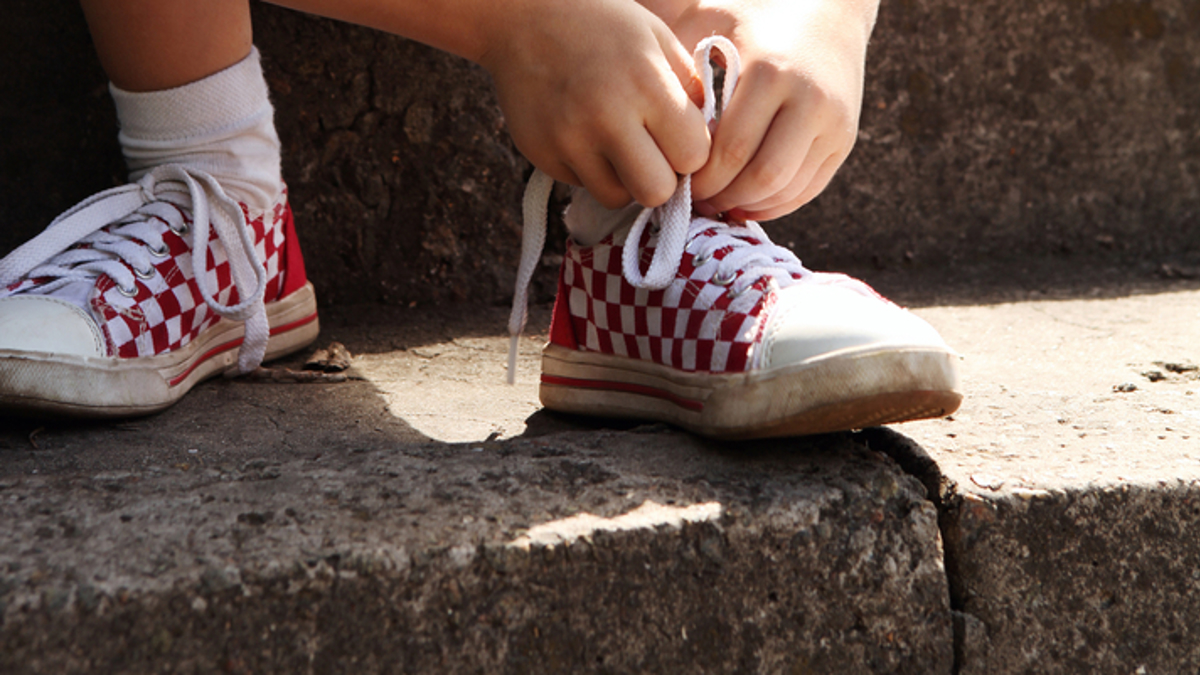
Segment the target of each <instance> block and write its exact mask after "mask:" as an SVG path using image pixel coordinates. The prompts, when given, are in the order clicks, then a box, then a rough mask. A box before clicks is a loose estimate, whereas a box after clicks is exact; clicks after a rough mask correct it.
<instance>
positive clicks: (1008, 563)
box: [944, 483, 1200, 673]
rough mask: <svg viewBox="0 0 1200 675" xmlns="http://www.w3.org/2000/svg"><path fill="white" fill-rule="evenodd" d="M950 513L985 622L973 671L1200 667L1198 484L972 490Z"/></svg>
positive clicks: (966, 589)
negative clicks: (1004, 492) (1003, 493)
mask: <svg viewBox="0 0 1200 675" xmlns="http://www.w3.org/2000/svg"><path fill="white" fill-rule="evenodd" d="M947 520H948V527H947V528H945V529H944V531H945V533H946V546H947V549H948V550H947V559H948V560H949V561H953V562H952V564H951V569H952V573H953V576H954V578H955V580H956V583H954V584H953V585H952V586H953V593H954V595H955V596H956V597H955V605H956V607H958V608H960V609H961V610H962V611H963V612H965V613H966V614H967V615H968V616H969V617H973V618H974V619H975V620H977V621H978V622H979V623H974V624H971V623H967V622H964V624H963V629H964V630H963V631H962V632H960V637H961V638H962V640H961V641H962V643H963V649H962V653H964V654H968V655H970V658H968V659H967V660H966V661H965V662H964V663H962V666H963V667H964V670H963V671H962V672H970V673H1131V672H1147V673H1184V672H1189V673H1190V672H1196V670H1197V669H1200V631H1198V629H1197V622H1196V617H1198V616H1200V576H1198V575H1197V571H1196V570H1197V569H1200V548H1198V547H1197V544H1196V537H1195V532H1196V531H1197V528H1200V490H1197V487H1196V485H1194V484H1190V483H1189V484H1182V483H1176V484H1166V485H1160V486H1121V487H1113V488H1108V489H1101V488H1096V489H1090V490H1086V491H1070V492H1062V491H1053V492H1038V493H1036V494H1025V495H1019V496H1009V497H1004V498H1001V497H996V498H990V497H981V496H978V495H963V496H961V497H959V498H957V499H955V500H954V502H953V505H952V507H951V509H950V511H949V516H948V519H947ZM980 624H981V625H980ZM967 666H969V669H968V668H967Z"/></svg>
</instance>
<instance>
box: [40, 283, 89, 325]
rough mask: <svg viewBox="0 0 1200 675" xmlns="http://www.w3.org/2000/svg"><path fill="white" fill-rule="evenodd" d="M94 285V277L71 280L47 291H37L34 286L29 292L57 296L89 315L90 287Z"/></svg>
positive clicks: (50, 296)
mask: <svg viewBox="0 0 1200 675" xmlns="http://www.w3.org/2000/svg"><path fill="white" fill-rule="evenodd" d="M95 286H96V281H95V280H94V279H91V280H83V279H81V280H79V281H72V282H71V283H69V284H64V285H63V286H60V287H59V288H56V289H54V290H53V291H51V292H49V293H38V292H37V289H36V288H35V289H33V290H32V292H31V294H36V295H44V296H46V297H48V298H57V299H59V300H62V301H63V302H69V303H71V304H72V305H75V306H76V307H78V308H80V309H82V310H83V311H84V313H86V314H87V315H88V316H91V314H92V310H91V303H90V300H91V299H92V289H93V288H95Z"/></svg>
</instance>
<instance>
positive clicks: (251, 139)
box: [109, 50, 283, 213]
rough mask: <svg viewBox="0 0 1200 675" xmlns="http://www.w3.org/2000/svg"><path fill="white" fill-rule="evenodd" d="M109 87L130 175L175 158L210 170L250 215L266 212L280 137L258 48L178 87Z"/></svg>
mask: <svg viewBox="0 0 1200 675" xmlns="http://www.w3.org/2000/svg"><path fill="white" fill-rule="evenodd" d="M109 88H110V91H111V92H112V97H113V100H114V102H115V103H116V108H117V117H118V119H119V120H120V125H121V131H120V134H119V135H118V139H119V140H120V143H121V149H122V151H123V152H124V155H125V160H126V163H127V165H128V166H129V170H130V180H131V181H134V180H138V179H139V178H141V177H142V176H144V175H145V174H146V173H147V172H148V171H150V170H151V169H153V168H154V167H156V166H161V165H163V164H181V165H184V166H188V167H191V168H195V169H199V170H201V171H204V172H206V173H209V174H211V175H212V176H213V177H214V178H216V179H217V180H218V181H219V182H220V183H221V185H222V186H223V187H224V188H225V190H226V191H228V193H229V194H230V195H231V196H232V197H234V198H235V199H237V200H238V201H240V202H242V203H244V204H245V205H246V206H247V207H248V208H249V210H250V211H251V212H252V213H261V212H263V211H266V210H267V209H269V208H270V207H271V206H272V204H273V203H275V202H276V201H277V199H278V198H279V196H280V193H281V191H282V188H283V182H282V179H281V177H280V157H279V151H280V146H279V136H278V134H277V133H276V131H275V124H274V108H273V107H272V106H271V102H270V99H269V96H268V90H267V84H266V80H265V79H264V78H263V74H262V66H261V63H260V60H259V55H258V51H257V50H253V51H251V53H250V55H249V56H248V57H246V58H245V59H243V60H242V61H240V62H239V63H237V64H234V65H233V66H230V67H229V68H226V69H225V70H222V71H220V72H218V73H214V74H213V75H210V76H208V77H206V78H204V79H202V80H198V81H196V82H192V83H190V84H186V85H184V86H182V87H176V88H174V89H166V90H162V91H154V92H128V91H124V90H121V89H120V88H118V87H116V86H114V85H110V86H109Z"/></svg>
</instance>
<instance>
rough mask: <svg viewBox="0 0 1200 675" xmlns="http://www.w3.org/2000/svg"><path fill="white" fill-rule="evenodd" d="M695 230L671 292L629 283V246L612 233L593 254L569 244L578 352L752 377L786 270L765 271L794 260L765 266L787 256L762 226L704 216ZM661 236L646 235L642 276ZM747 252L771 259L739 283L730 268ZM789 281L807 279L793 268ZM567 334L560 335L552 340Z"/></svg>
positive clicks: (566, 280)
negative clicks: (625, 256)
mask: <svg viewBox="0 0 1200 675" xmlns="http://www.w3.org/2000/svg"><path fill="white" fill-rule="evenodd" d="M690 230H691V231H690V233H689V244H688V246H687V248H686V249H685V251H684V254H683V258H682V260H681V261H680V264H679V268H678V271H677V272H676V274H675V279H674V281H672V282H671V283H670V285H668V286H667V287H666V288H664V289H662V290H649V289H646V288H639V287H636V286H634V285H632V284H630V283H629V281H628V280H627V279H626V278H625V276H624V274H623V273H622V264H621V254H622V249H623V245H622V243H618V240H617V238H616V237H614V236H613V235H610V236H609V237H607V238H606V239H604V240H603V241H601V242H600V243H598V244H596V245H594V246H590V247H582V246H579V245H577V244H575V243H574V242H568V245H567V253H566V256H565V258H564V261H563V266H562V271H561V274H560V278H559V302H563V301H564V300H565V302H566V303H567V306H568V309H569V312H568V313H567V314H568V315H569V317H570V318H569V321H570V324H571V325H570V332H571V333H572V334H573V335H574V336H575V339H576V342H577V345H573V346H576V347H577V348H579V349H586V350H589V351H595V352H600V353H604V354H612V355H616V356H625V357H629V358H635V359H641V360H644V361H652V362H655V363H660V364H663V365H667V366H671V367H673V368H677V369H680V370H683V371H688V372H697V371H699V372H712V373H730V372H742V371H745V370H748V369H749V368H750V367H751V363H752V360H753V352H754V349H755V346H756V345H757V344H758V342H759V341H760V340H761V338H762V332H763V328H764V324H765V321H766V318H767V316H768V315H769V314H770V310H771V307H772V305H773V303H774V298H775V294H774V292H773V290H774V289H776V288H777V287H778V277H779V276H781V275H780V272H781V270H779V269H775V270H773V274H765V273H763V272H762V271H761V268H762V267H763V265H764V262H765V264H766V265H768V266H769V265H770V264H771V263H772V262H779V263H783V262H785V261H783V260H773V259H771V258H768V259H767V260H765V261H764V260H763V257H762V256H763V255H775V254H778V252H779V251H780V249H778V248H777V247H775V246H774V245H773V244H771V243H770V242H769V241H766V240H765V237H762V236H761V230H758V229H757V228H754V229H750V228H748V227H746V226H744V225H740V224H727V223H721V222H718V221H713V220H707V219H701V218H697V219H695V220H694V221H693V222H692V226H691V228H690ZM755 230H757V231H755ZM656 239H657V238H656V236H655V235H652V234H651V233H650V232H649V231H646V232H644V233H643V235H642V242H641V246H640V249H641V250H640V251H639V258H640V260H641V265H642V268H643V269H645V268H646V267H647V266H648V265H649V263H650V260H651V258H652V257H653V255H654V250H655V247H656V244H657V240H656ZM626 245H627V243H626ZM747 247H755V248H756V249H762V250H763V253H762V254H759V255H758V257H757V258H756V259H755V260H754V262H753V264H750V263H748V264H747V265H746V266H744V268H743V269H738V270H737V271H736V274H735V275H733V276H730V274H729V271H728V270H722V269H721V268H722V267H723V265H722V263H723V262H726V258H727V257H728V256H730V255H731V254H733V253H734V252H735V251H739V250H743V253H742V254H741V257H742V258H745V257H746V256H745V252H744V249H746V248H747ZM791 260H794V257H793V258H791ZM786 262H790V261H786ZM796 262H797V264H798V261H796ZM726 267H727V266H726ZM755 268H758V271H755ZM747 276H748V278H743V277H747ZM784 278H785V279H799V278H801V273H800V272H796V271H791V270H788V271H787V272H786V276H784ZM559 315H560V314H559V313H558V312H556V317H558V316H559ZM561 334H562V332H561V330H552V331H551V335H552V336H554V335H561Z"/></svg>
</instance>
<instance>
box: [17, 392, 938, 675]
mask: <svg viewBox="0 0 1200 675" xmlns="http://www.w3.org/2000/svg"><path fill="white" fill-rule="evenodd" d="M189 403H190V399H189ZM193 405H206V404H205V403H204V402H203V401H197V402H196V403H195V404H193ZM236 410H237V409H236V408H235V412H236ZM248 414H249V415H251V416H253V415H256V414H258V415H261V414H263V413H262V411H261V410H258V409H251V410H250V412H249V413H248ZM238 421H240V420H237V419H230V418H229V417H226V423H235V424H236V423H237V422H238ZM290 424H292V425H298V426H299V427H303V426H304V425H306V424H308V425H317V424H319V420H313V419H311V418H308V419H307V421H306V420H302V419H293V420H291V422H290ZM139 436H142V434H139V433H138V432H136V431H134V432H129V436H128V438H127V443H128V447H129V449H130V450H131V451H132V452H133V453H135V454H141V453H145V454H146V455H147V456H159V457H161V456H162V455H163V454H164V451H163V450H161V449H157V448H155V447H153V446H151V447H139V440H138V439H139ZM363 440H364V439H360V441H363ZM205 447H206V449H205V450H204V451H203V452H202V453H199V454H198V455H191V456H190V459H183V458H188V457H189V455H188V454H187V453H186V452H185V451H178V450H177V451H176V452H177V454H178V456H179V457H180V458H181V461H180V462H178V463H176V464H174V465H168V466H162V465H150V466H147V465H145V464H140V465H137V464H135V465H133V466H129V467H128V469H127V470H124V471H99V472H98V471H56V472H54V473H53V474H52V475H49V476H42V475H30V474H28V473H25V474H10V475H9V476H8V477H6V478H4V479H3V480H2V482H0V513H2V517H3V522H5V523H6V524H7V525H6V526H5V527H4V528H0V616H2V617H3V624H2V625H0V670H2V671H4V672H21V673H77V672H124V673H157V672H173V673H186V672H215V671H222V670H223V671H225V672H239V673H241V672H246V673H249V672H254V673H266V672H281V673H283V672H286V673H306V672H308V673H343V672H344V673H377V672H512V673H531V672H597V673H603V672H664V673H667V672H735V671H736V672H844V673H872V672H877V673H950V672H951V670H952V667H953V639H952V627H951V625H952V616H951V613H950V609H949V594H948V591H947V587H946V579H945V575H944V573H943V570H942V565H941V561H942V552H941V547H940V539H939V537H938V530H937V522H936V519H937V515H936V511H935V509H934V508H933V506H932V505H931V504H930V503H929V502H928V501H926V500H925V499H924V496H923V490H922V488H921V486H920V484H919V483H917V482H916V481H915V480H914V479H913V478H911V477H909V476H907V475H905V474H904V473H902V472H901V471H900V470H899V469H898V467H897V466H896V465H895V464H894V463H893V462H892V461H891V460H889V459H888V458H887V457H885V456H884V455H882V454H879V453H877V452H873V451H871V450H868V449H867V448H866V447H865V446H864V445H863V443H862V442H861V441H860V440H858V439H856V437H855V436H854V435H851V434H843V435H837V436H829V437H822V438H817V439H810V440H793V441H782V442H776V443H772V444H765V443H760V444H753V445H743V446H740V447H733V446H728V445H716V444H709V443H704V442H700V441H697V440H695V439H694V438H691V437H689V436H687V435H685V434H680V433H675V432H669V431H666V430H664V429H662V428H659V427H648V428H643V429H639V430H633V431H627V432H621V431H593V432H568V433H561V434H556V435H547V436H541V437H538V438H522V439H515V440H512V441H505V442H498V443H497V442H493V443H484V444H463V445H447V444H437V443H408V444H396V443H384V444H381V443H379V442H378V441H377V442H376V443H374V444H371V443H370V442H369V441H366V442H365V445H364V447H357V448H355V449H352V450H349V451H346V450H340V449H339V450H334V449H330V450H329V451H326V452H322V451H321V444H319V443H313V442H309V444H308V445H307V446H305V445H304V443H303V441H300V440H297V439H293V440H292V441H291V447H289V448H287V453H288V454H291V455H292V457H293V458H292V459H286V458H282V459H281V458H279V457H278V456H276V457H270V456H264V457H262V458H259V459H253V458H252V459H248V460H244V461H233V460H232V458H230V457H229V456H228V453H225V454H226V456H225V458H224V459H223V460H222V459H220V458H219V455H220V454H222V453H214V452H212V451H211V450H209V449H207V447H208V446H205ZM263 450H267V449H263ZM246 451H248V449H247V448H246V447H245V446H238V448H234V449H232V450H231V451H230V452H231V453H233V454H236V453H238V452H246ZM16 454H20V453H12V454H10V453H4V454H3V455H0V460H3V461H7V460H8V459H11V458H12V457H13V455H16ZM209 455H212V457H211V458H210V457H209ZM189 463H190V466H187V464H189ZM647 502H654V503H656V504H659V505H661V506H663V507H665V508H666V509H668V510H670V509H675V510H679V509H683V508H685V507H689V506H694V505H698V504H707V505H709V506H708V507H707V508H710V509H716V511H714V512H713V517H712V518H708V519H704V518H701V519H696V520H695V521H694V522H688V523H684V524H682V526H679V525H671V524H667V523H663V524H659V525H655V524H654V523H653V522H651V523H648V524H643V525H642V526H640V527H636V528H633V529H629V530H625V531H613V532H605V531H596V532H593V533H592V534H590V535H588V536H587V537H585V538H583V539H570V538H568V539H567V540H565V541H564V540H560V541H559V542H558V543H536V542H535V543H533V544H532V545H530V546H529V547H528V548H525V547H522V546H521V545H520V538H521V536H522V535H523V534H526V533H528V534H529V536H533V535H534V533H535V532H536V531H535V530H532V529H531V528H533V527H534V526H537V525H541V524H544V523H547V522H550V521H555V520H561V519H564V518H568V517H571V516H573V515H576V514H579V513H581V512H588V513H591V514H595V515H597V516H601V517H614V516H619V515H621V514H625V513H629V512H631V511H634V510H636V509H637V508H638V507H639V506H640V505H643V504H645V503H647ZM717 512H719V515H717ZM538 541H546V540H542V539H539V540H538Z"/></svg>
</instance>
